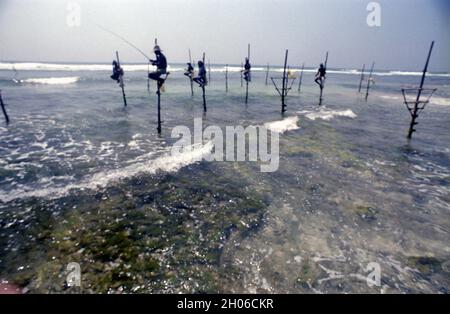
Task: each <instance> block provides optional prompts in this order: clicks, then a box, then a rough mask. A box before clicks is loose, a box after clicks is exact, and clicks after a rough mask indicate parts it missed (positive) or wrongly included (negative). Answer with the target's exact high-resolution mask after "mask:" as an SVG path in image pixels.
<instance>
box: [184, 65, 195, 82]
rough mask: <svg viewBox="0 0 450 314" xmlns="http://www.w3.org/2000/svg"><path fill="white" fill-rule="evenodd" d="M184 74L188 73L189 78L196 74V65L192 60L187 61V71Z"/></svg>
mask: <svg viewBox="0 0 450 314" xmlns="http://www.w3.org/2000/svg"><path fill="white" fill-rule="evenodd" d="M184 75H186V76H187V77H189V78H192V76H194V67H193V66H192V64H191V63H190V62H188V63H187V68H186V72H184Z"/></svg>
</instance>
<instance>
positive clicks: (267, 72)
mask: <svg viewBox="0 0 450 314" xmlns="http://www.w3.org/2000/svg"><path fill="white" fill-rule="evenodd" d="M269 69H270V67H269V63H267V70H266V86H267V84H268V79H269Z"/></svg>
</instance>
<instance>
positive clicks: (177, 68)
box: [0, 62, 450, 77]
mask: <svg viewBox="0 0 450 314" xmlns="http://www.w3.org/2000/svg"><path fill="white" fill-rule="evenodd" d="M122 66H123V68H124V70H125V71H129V72H134V71H145V72H146V71H147V70H148V65H147V64H145V63H141V64H136V63H134V64H133V63H130V64H127V63H124V64H123V65H122ZM184 69H185V64H183V63H179V64H172V65H169V66H168V70H169V71H171V72H181V71H184ZM225 69H226V67H225V65H218V64H214V65H211V72H225ZM266 69H267V68H266V67H265V66H254V67H252V70H253V71H257V72H261V71H266ZM0 70H11V71H13V70H17V71H36V70H39V71H108V72H109V71H111V65H110V64H107V63H98V64H89V63H86V64H75V63H73V64H70V63H67V64H62V63H45V62H17V63H16V62H0ZM241 70H242V68H241V67H240V66H239V65H229V66H228V71H229V72H239V71H241ZM290 70H291V71H292V73H296V72H300V68H298V67H295V68H291V69H290ZM270 71H271V72H283V67H280V66H271V67H270ZM304 72H305V73H316V72H317V69H316V68H305V69H304ZM327 72H328V73H333V74H348V75H360V74H361V71H360V70H359V69H328V70H327ZM373 75H375V76H421V75H422V72H414V71H375V72H374V73H373ZM427 76H434V77H450V73H428V74H427Z"/></svg>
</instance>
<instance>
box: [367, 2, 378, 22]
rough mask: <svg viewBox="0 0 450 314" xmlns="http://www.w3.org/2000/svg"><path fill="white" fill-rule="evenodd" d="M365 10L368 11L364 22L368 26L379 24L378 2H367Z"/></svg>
mask: <svg viewBox="0 0 450 314" xmlns="http://www.w3.org/2000/svg"><path fill="white" fill-rule="evenodd" d="M366 10H367V11H369V14H368V15H367V18H366V22H367V25H368V26H369V27H380V26H381V5H380V4H379V3H378V2H370V3H368V4H367V7H366Z"/></svg>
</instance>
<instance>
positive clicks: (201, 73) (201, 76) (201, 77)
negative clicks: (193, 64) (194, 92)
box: [193, 61, 208, 87]
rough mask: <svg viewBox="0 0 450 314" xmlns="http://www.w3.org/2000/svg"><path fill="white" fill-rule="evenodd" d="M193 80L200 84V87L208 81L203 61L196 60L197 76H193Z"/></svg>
mask: <svg viewBox="0 0 450 314" xmlns="http://www.w3.org/2000/svg"><path fill="white" fill-rule="evenodd" d="M193 80H194V82H195V83H197V84H198V85H200V87H203V86H206V84H207V83H208V81H207V80H206V68H205V64H204V63H203V61H199V62H198V76H197V77H194V79H193Z"/></svg>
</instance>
